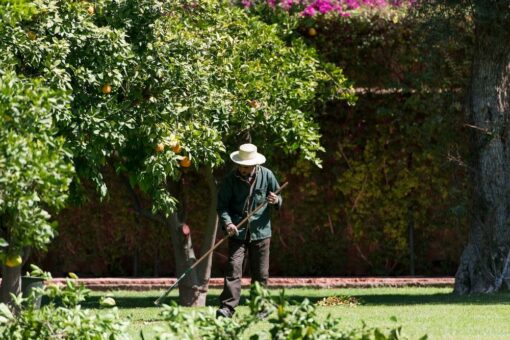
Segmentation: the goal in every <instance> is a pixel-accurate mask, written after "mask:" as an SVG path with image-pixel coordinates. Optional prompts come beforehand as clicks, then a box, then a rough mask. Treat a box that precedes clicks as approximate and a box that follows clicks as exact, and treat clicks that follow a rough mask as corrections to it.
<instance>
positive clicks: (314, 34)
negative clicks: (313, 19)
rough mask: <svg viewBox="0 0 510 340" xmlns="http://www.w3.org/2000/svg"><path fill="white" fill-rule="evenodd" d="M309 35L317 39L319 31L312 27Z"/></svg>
mask: <svg viewBox="0 0 510 340" xmlns="http://www.w3.org/2000/svg"><path fill="white" fill-rule="evenodd" d="M308 35H309V36H310V37H315V36H316V35H317V30H316V29H315V28H313V27H310V28H309V29H308Z"/></svg>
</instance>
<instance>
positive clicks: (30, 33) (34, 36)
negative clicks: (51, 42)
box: [27, 31, 37, 41]
mask: <svg viewBox="0 0 510 340" xmlns="http://www.w3.org/2000/svg"><path fill="white" fill-rule="evenodd" d="M27 36H28V39H30V40H32V41H33V40H35V39H37V34H35V32H34V31H28V32H27Z"/></svg>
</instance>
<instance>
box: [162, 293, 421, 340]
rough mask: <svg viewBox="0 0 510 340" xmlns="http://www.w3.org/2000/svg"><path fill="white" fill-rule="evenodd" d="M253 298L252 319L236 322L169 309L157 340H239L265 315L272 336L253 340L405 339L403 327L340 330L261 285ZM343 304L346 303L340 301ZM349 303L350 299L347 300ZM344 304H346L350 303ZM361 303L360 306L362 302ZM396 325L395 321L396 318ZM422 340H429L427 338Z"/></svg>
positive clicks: (335, 322)
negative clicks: (166, 327)
mask: <svg viewBox="0 0 510 340" xmlns="http://www.w3.org/2000/svg"><path fill="white" fill-rule="evenodd" d="M250 295H251V298H250V300H249V301H248V305H249V310H250V313H249V315H243V316H242V317H239V318H238V317H237V316H234V317H233V318H220V319H216V318H215V313H214V309H213V308H209V309H208V310H207V311H205V312H198V311H193V312H191V313H186V312H184V310H183V309H182V308H180V307H178V306H177V305H173V306H168V305H165V306H164V308H165V310H164V311H163V312H162V315H163V318H164V319H165V320H166V321H167V326H168V330H165V331H163V330H160V333H159V334H158V335H157V337H156V338H157V339H176V338H178V339H239V338H241V337H242V335H243V333H244V332H245V331H246V330H247V329H248V327H250V326H251V325H253V324H254V323H257V322H260V321H261V320H262V319H261V318H260V317H259V316H260V315H261V312H264V314H266V315H269V317H270V318H269V319H268V321H269V323H270V324H271V325H272V327H271V328H270V329H269V331H268V333H269V334H268V333H267V331H266V332H260V333H259V334H255V335H252V336H251V337H250V339H251V340H258V339H269V338H270V339H296V340H297V339H360V340H361V339H378V340H396V339H405V337H403V335H402V333H401V327H394V328H391V329H388V330H381V329H379V328H370V327H367V326H366V325H365V324H363V325H362V326H361V327H360V328H354V329H350V330H342V329H340V324H339V322H340V319H335V318H333V317H331V315H328V316H327V317H326V319H325V320H321V319H319V318H318V317H317V314H316V312H315V307H314V305H313V304H311V303H310V301H309V300H308V299H305V300H304V301H302V302H301V303H299V304H294V303H291V302H289V301H288V299H287V298H286V297H285V292H284V291H283V290H282V291H281V293H280V294H279V295H278V296H276V297H272V296H270V294H269V291H268V290H267V289H265V288H263V287H262V286H260V285H259V284H258V283H255V284H254V285H252V287H251V290H250ZM339 300H342V299H339ZM347 300H349V299H347ZM347 300H342V301H347ZM358 303H359V302H358ZM392 320H393V321H395V322H396V319H395V318H392ZM422 339H426V336H425V337H423V338H422Z"/></svg>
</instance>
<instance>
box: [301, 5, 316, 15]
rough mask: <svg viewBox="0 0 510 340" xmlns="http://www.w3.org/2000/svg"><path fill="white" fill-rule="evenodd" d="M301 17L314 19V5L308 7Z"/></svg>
mask: <svg viewBox="0 0 510 340" xmlns="http://www.w3.org/2000/svg"><path fill="white" fill-rule="evenodd" d="M301 15H302V16H304V17H313V16H314V15H315V8H313V6H312V5H310V6H308V7H306V8H305V9H304V10H303V12H301Z"/></svg>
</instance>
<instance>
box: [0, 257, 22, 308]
mask: <svg viewBox="0 0 510 340" xmlns="http://www.w3.org/2000/svg"><path fill="white" fill-rule="evenodd" d="M0 289H1V290H2V301H1V302H3V303H6V304H8V305H10V306H12V296H11V294H14V295H15V296H18V295H19V294H20V293H21V265H19V266H17V267H7V266H6V265H3V266H2V285H1V288H0Z"/></svg>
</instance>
